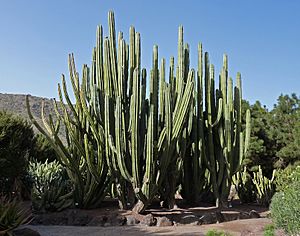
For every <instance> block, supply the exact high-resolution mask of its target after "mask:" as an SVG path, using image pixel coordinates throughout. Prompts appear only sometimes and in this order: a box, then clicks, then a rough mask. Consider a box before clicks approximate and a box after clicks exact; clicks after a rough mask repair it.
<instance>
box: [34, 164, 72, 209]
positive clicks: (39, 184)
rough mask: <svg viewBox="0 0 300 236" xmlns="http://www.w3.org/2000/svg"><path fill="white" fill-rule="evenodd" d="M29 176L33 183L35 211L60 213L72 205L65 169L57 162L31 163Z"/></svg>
mask: <svg viewBox="0 0 300 236" xmlns="http://www.w3.org/2000/svg"><path fill="white" fill-rule="evenodd" d="M29 175H30V177H31V180H32V182H33V186H32V190H31V199H32V206H33V209H34V210H35V211H60V210H63V209H65V208H68V207H70V206H71V205H72V198H71V192H70V186H69V181H68V179H67V177H66V173H65V169H64V168H63V167H62V165H60V164H59V163H58V162H57V161H53V162H50V163H48V161H46V162H45V163H40V162H30V163H29Z"/></svg>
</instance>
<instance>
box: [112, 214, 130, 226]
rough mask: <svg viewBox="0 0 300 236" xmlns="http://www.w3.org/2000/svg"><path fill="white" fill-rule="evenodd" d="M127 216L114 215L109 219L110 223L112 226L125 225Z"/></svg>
mask: <svg viewBox="0 0 300 236" xmlns="http://www.w3.org/2000/svg"><path fill="white" fill-rule="evenodd" d="M126 221H127V218H126V217H125V216H115V217H112V218H111V219H110V224H111V225H112V226H122V225H125V224H126Z"/></svg>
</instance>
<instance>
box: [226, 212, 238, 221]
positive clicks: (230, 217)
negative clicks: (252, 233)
mask: <svg viewBox="0 0 300 236" xmlns="http://www.w3.org/2000/svg"><path fill="white" fill-rule="evenodd" d="M223 217H224V221H225V222H227V221H233V220H238V219H239V218H240V213H224V214H223Z"/></svg>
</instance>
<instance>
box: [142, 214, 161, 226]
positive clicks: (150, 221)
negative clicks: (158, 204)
mask: <svg viewBox="0 0 300 236" xmlns="http://www.w3.org/2000/svg"><path fill="white" fill-rule="evenodd" d="M156 222H157V219H156V218H155V217H154V216H153V215H152V214H148V215H145V216H144V218H143V219H142V221H141V224H142V225H146V226H154V225H156Z"/></svg>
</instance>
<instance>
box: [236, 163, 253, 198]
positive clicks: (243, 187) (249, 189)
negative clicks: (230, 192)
mask: <svg viewBox="0 0 300 236" xmlns="http://www.w3.org/2000/svg"><path fill="white" fill-rule="evenodd" d="M232 183H233V184H234V186H235V188H236V190H237V193H238V196H239V199H240V201H241V202H242V203H252V202H254V201H255V199H256V195H255V191H254V190H255V189H254V188H255V186H254V184H253V181H252V177H251V175H250V174H249V173H248V171H247V167H246V166H244V169H243V171H241V170H240V171H238V172H237V173H236V174H235V175H234V176H233V178H232Z"/></svg>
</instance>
